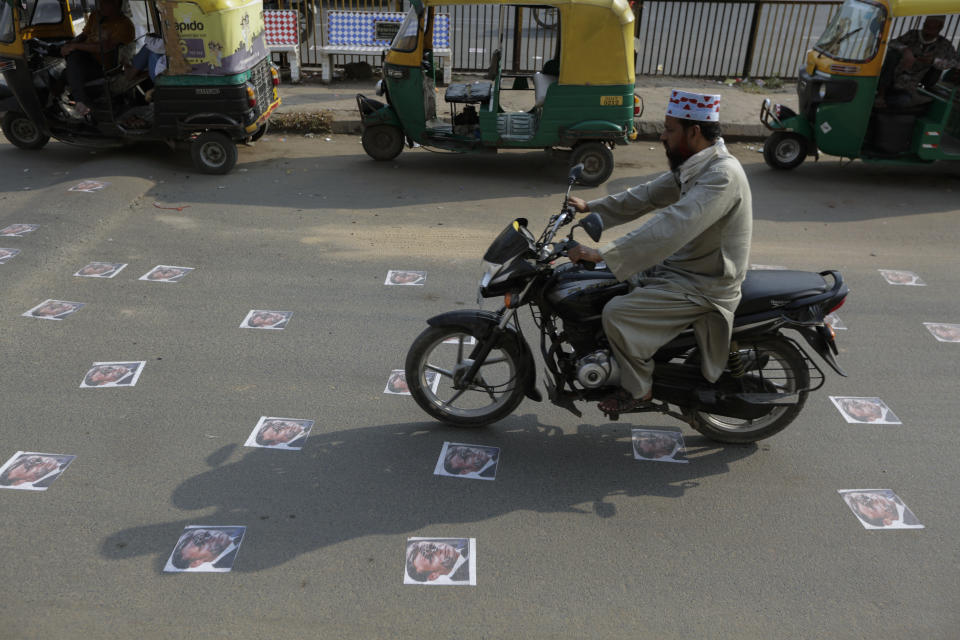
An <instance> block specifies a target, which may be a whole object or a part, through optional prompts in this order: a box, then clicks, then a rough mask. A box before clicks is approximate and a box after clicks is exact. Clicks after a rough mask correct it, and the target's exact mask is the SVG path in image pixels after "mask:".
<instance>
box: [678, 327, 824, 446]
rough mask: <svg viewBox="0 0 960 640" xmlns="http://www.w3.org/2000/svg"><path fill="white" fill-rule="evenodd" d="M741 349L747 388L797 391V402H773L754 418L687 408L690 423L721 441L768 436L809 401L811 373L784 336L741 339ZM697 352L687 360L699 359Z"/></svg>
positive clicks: (707, 435)
mask: <svg viewBox="0 0 960 640" xmlns="http://www.w3.org/2000/svg"><path fill="white" fill-rule="evenodd" d="M737 342H738V351H739V353H740V357H741V360H742V361H743V362H744V364H745V366H746V372H745V374H744V376H743V381H744V385H745V386H746V387H747V390H748V391H751V392H757V393H783V394H793V393H796V394H797V402H796V404H782V405H770V410H769V411H768V412H767V413H765V414H764V415H762V416H760V417H758V418H754V419H752V420H747V419H739V418H731V417H728V416H721V415H716V414H712V413H706V412H704V411H696V410H693V409H689V408H686V407H684V408H683V414H684V416H686V417H687V419H688V420H689V421H690V424H691V426H692V427H693V428H694V429H696V430H697V431H699V432H700V433H702V434H703V435H705V436H706V437H708V438H710V439H711V440H717V441H718V442H729V443H734V444H745V443H749V442H756V441H757V440H763V439H764V438H769V437H770V436H772V435H774V434H775V433H778V432H780V431H782V430H783V429H785V428H786V427H787V425H789V424H790V423H791V422H793V421H794V419H795V418H796V417H797V415H798V414H799V413H800V410H801V409H803V405H804V403H805V402H806V401H807V394H808V389H809V387H810V373H809V371H808V370H807V363H806V361H805V360H804V357H803V355H802V354H801V353H799V352H798V351H797V348H796V347H795V346H794V345H793V343H791V342H790V341H789V340H786V339H785V338H783V337H781V336H773V337H762V338H748V339H744V340H738V341H737ZM699 360H700V353H699V351H696V350H695V351H694V352H693V353H691V354H690V355H688V356H687V362H699Z"/></svg>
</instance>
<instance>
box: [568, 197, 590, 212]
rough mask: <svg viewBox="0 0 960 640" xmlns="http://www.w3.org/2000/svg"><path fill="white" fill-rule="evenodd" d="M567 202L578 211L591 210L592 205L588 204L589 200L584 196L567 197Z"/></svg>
mask: <svg viewBox="0 0 960 640" xmlns="http://www.w3.org/2000/svg"><path fill="white" fill-rule="evenodd" d="M567 204H568V205H570V206H571V207H573V208H574V209H576V210H577V213H586V212H587V211H590V207H588V206H587V201H586V200H584V199H583V198H578V197H577V196H570V197H569V198H568V199H567Z"/></svg>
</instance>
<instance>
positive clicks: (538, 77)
mask: <svg viewBox="0 0 960 640" xmlns="http://www.w3.org/2000/svg"><path fill="white" fill-rule="evenodd" d="M479 3H483V0H480V2H479ZM435 4H445V5H446V4H478V2H477V0H472V1H470V2H460V1H459V0H425V1H423V2H421V1H420V0H416V1H415V2H414V3H413V7H412V8H411V9H410V11H409V12H408V14H407V16H406V18H405V20H404V21H403V23H402V24H401V25H400V28H399V31H398V32H397V35H396V37H395V38H394V41H393V44H392V45H391V48H390V50H389V51H388V52H387V54H386V57H385V60H384V65H383V78H382V80H381V81H380V83H379V86H380V89H378V94H380V95H385V96H386V100H387V104H386V105H384V104H382V103H379V102H378V101H375V100H371V99H368V98H366V97H365V96H362V95H358V96H357V101H358V106H359V109H360V113H361V121H362V123H363V127H364V149H365V150H366V151H367V153H368V154H370V155H371V156H372V157H374V158H375V159H378V160H386V159H390V158H393V157H395V156H396V155H397V154H399V153H400V151H401V150H402V147H403V141H404V140H406V142H407V144H408V145H410V144H412V143H419V144H420V145H423V146H426V147H437V148H441V149H445V150H450V151H459V152H469V151H485V150H492V151H495V150H497V149H542V148H551V147H566V148H573V152H574V153H573V158H574V159H575V160H577V161H580V162H584V164H585V165H586V171H585V175H586V176H587V178H586V180H583V179H582V182H583V183H584V184H588V182H587V180H590V179H594V180H597V182H596V184H599V183H600V182H602V181H603V180H606V178H607V177H608V176H609V173H610V171H612V162H613V156H612V152H611V150H612V148H613V147H614V146H615V145H616V144H626V143H627V142H628V141H629V139H630V138H631V136H633V135H635V131H636V127H635V122H634V118H635V116H636V108H637V107H636V104H637V102H638V101H639V99H638V98H636V97H635V95H634V84H635V83H634V75H633V74H634V69H633V66H634V59H633V58H634V52H633V29H632V22H633V13H632V10H631V9H630V7H629V5H628V4H627V3H626V2H625V0H534V1H533V2H532V4H533V5H542V6H551V7H553V8H555V9H556V10H557V12H558V14H559V20H560V22H559V29H560V37H559V39H558V42H562V43H563V46H562V48H558V50H557V51H556V52H555V55H554V57H553V59H551V60H549V61H547V62H546V63H545V64H544V66H543V68H542V69H541V70H540V71H537V72H535V73H534V74H533V75H532V77H531V78H529V79H532V80H533V84H534V94H533V97H534V104H532V105H531V107H532V108H530V109H529V110H524V111H509V110H506V109H504V107H503V105H502V104H501V97H502V91H503V90H504V89H505V87H504V82H505V79H507V78H510V77H517V76H513V75H512V74H509V73H507V74H505V72H504V70H503V69H502V67H501V56H500V55H499V50H497V51H495V52H494V55H493V60H494V64H493V65H492V66H491V71H490V75H488V78H489V80H482V81H476V82H473V83H468V84H462V83H459V84H458V83H454V84H452V85H450V86H449V87H447V89H446V91H445V92H444V93H442V94H441V93H439V91H438V90H437V89H436V77H435V76H436V73H435V68H434V64H433V56H432V50H431V47H430V44H429V43H432V27H433V15H434V5H435ZM486 4H498V5H499V4H502V3H501V2H499V1H496V2H495V1H493V0H488V1H487V2H486ZM524 6H527V3H525V4H524ZM501 43H503V40H501ZM524 86H525V83H524ZM508 90H509V89H508ZM444 109H449V118H445V117H444V116H445V114H444V113H443V112H444ZM390 127H393V128H395V130H394V131H390V130H389V128H390ZM591 163H593V165H596V170H595V171H594V172H593V173H591V166H593V165H591Z"/></svg>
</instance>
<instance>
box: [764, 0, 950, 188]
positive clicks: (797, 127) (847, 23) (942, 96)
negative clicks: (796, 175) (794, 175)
mask: <svg viewBox="0 0 960 640" xmlns="http://www.w3.org/2000/svg"><path fill="white" fill-rule="evenodd" d="M957 13H960V2H958V1H957V0H846V2H844V4H843V5H842V6H841V7H840V9H839V11H837V13H836V14H835V15H834V16H833V19H832V20H831V21H830V22H829V24H828V25H827V27H826V29H825V31H824V33H823V35H822V36H821V37H820V39H819V40H818V41H817V43H816V45H815V46H814V48H813V49H812V50H810V51H809V52H808V53H807V60H806V66H805V67H804V68H803V69H801V70H800V77H799V80H798V82H797V94H798V96H799V113H795V112H794V111H793V110H792V109H790V108H788V107H786V106H783V105H771V103H770V101H769V100H764V103H763V106H762V107H761V111H760V120H761V121H762V122H763V124H765V125H766V126H767V128H769V129H770V130H771V131H772V133H771V134H770V136H769V137H768V138H767V140H766V143H765V144H764V158H765V159H766V161H767V164H769V165H770V166H771V167H773V168H775V169H793V168H794V167H797V166H799V165H800V164H801V163H802V162H803V161H804V159H805V158H806V157H807V155H810V154H813V155H817V154H819V152H821V151H822V152H823V153H827V154H830V155H834V156H840V157H846V158H851V159H852V158H861V159H863V160H866V161H873V162H896V163H928V162H933V161H934V160H943V159H954V160H956V159H960V70H957V69H944V70H939V69H936V68H934V69H932V70H931V72H930V73H928V77H925V78H923V86H922V87H921V88H918V89H917V96H918V99H917V100H916V102H915V103H914V104H911V105H909V106H907V107H897V108H894V107H890V106H887V105H886V104H884V103H883V101H878V100H877V88H878V81H879V79H880V76H881V70H882V69H883V67H884V62H885V59H886V58H889V57H890V56H891V55H897V54H896V53H895V52H894V51H892V50H891V51H890V53H889V54H888V52H887V43H888V39H889V35H890V26H891V23H892V22H893V19H894V18H896V17H901V16H921V15H944V14H957Z"/></svg>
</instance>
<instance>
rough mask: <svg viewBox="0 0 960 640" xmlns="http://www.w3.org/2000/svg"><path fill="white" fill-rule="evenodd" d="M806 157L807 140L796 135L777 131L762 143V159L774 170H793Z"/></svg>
mask: <svg viewBox="0 0 960 640" xmlns="http://www.w3.org/2000/svg"><path fill="white" fill-rule="evenodd" d="M806 157H807V139H806V138H804V137H803V136H801V135H800V134H797V133H789V132H786V131H777V132H775V133H773V134H771V135H770V137H768V138H767V141H766V142H764V143H763V159H764V160H766V161H767V164H768V165H770V166H771V167H772V168H774V169H780V170H781V171H787V170H789V169H795V168H797V167H799V166H800V165H801V164H803V161H804V160H805V159H806Z"/></svg>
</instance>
